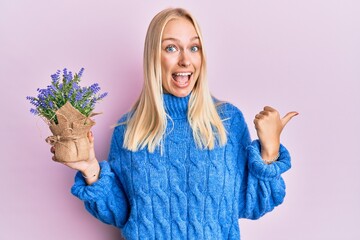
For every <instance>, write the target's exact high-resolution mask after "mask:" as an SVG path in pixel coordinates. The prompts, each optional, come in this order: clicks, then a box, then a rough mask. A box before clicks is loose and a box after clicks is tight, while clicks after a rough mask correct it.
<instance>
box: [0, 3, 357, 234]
mask: <svg viewBox="0 0 360 240" xmlns="http://www.w3.org/2000/svg"><path fill="white" fill-rule="evenodd" d="M214 2H216V1H214ZM168 6H182V7H185V8H187V9H189V10H190V11H191V12H192V13H193V14H194V15H195V16H196V17H197V19H198V21H199V23H200V26H201V27H202V30H203V34H204V37H205V43H206V46H205V47H206V50H207V53H208V62H209V79H210V87H211V89H212V92H213V93H214V95H215V96H217V97H218V98H220V99H226V100H229V101H231V102H232V103H234V104H235V105H237V106H238V107H239V108H240V109H242V110H243V112H244V114H245V117H246V119H247V122H248V124H249V126H250V128H251V133H252V135H253V136H255V131H254V130H253V125H252V118H253V116H254V115H255V114H256V113H257V112H258V111H259V110H260V109H261V108H262V107H263V106H264V105H272V106H274V107H276V108H277V109H278V110H279V111H280V112H281V113H282V114H285V113H286V112H287V111H290V110H297V111H299V112H300V115H299V116H298V117H296V118H295V119H293V120H292V121H291V122H290V123H289V124H288V126H287V127H286V129H285V130H284V133H283V136H282V141H283V143H284V144H285V145H286V146H287V147H288V148H289V149H290V151H291V153H292V157H293V169H292V170H291V171H290V172H288V173H286V174H285V175H284V177H285V180H286V182H287V187H288V194H287V198H286V201H285V203H284V204H283V205H282V206H281V207H279V208H278V209H276V211H275V212H273V213H270V214H268V215H266V216H265V217H263V218H262V219H261V220H258V221H248V220H241V221H240V224H241V225H242V236H243V239H245V240H258V239H279V240H281V239H286V240H288V239H292V240H303V239H314V240H317V239H360V229H359V227H358V225H359V224H358V218H357V217H358V216H359V215H360V207H359V202H360V174H359V172H358V169H359V167H358V166H359V157H358V152H359V146H358V144H359V134H360V125H359V123H360V114H359V104H360V97H359V96H360V95H359V90H360V70H359V69H360V67H359V66H360V47H359V43H360V15H359V9H360V4H359V1H356V0H353V1H350V0H332V1H329V0H303V1H295V0H293V1H281V0H273V1H265V0H258V1H232V2H226V3H225V2H224V1H222V4H219V3H212V2H210V1H208V0H206V1H205V0H204V1H126V2H125V1H119V0H117V1H115V0H105V1H95V0H86V1H85V0H77V1H70V0H63V1H51V0H34V1H25V0H1V2H0V80H1V101H0V104H1V106H0V109H1V111H2V114H1V124H0V128H1V129H0V130H1V131H0V132H1V133H2V137H1V139H2V140H1V144H0V146H1V153H2V154H3V157H2V158H1V161H2V164H1V166H2V167H1V173H0V179H1V180H0V190H1V198H0V203H1V204H0V239H14V240H22V239H52V240H60V239H61V240H63V239H84V240H85V239H86V240H95V239H103V240H113V239H118V238H119V235H120V234H119V231H118V230H116V229H115V228H113V227H111V226H107V225H104V224H102V223H100V222H98V221H97V220H96V219H94V218H93V217H91V216H90V215H89V214H88V213H87V212H86V211H85V209H84V208H83V205H82V203H81V202H80V201H79V200H78V199H76V198H75V197H73V196H72V195H71V194H70V187H71V186H72V183H73V176H74V173H75V172H74V171H73V170H71V169H68V168H66V167H64V166H62V165H60V164H57V163H54V162H52V161H51V153H50V151H49V148H50V147H49V146H48V145H47V144H46V143H45V141H44V139H45V138H46V137H47V136H48V135H49V130H48V129H47V127H46V126H45V124H44V123H43V122H42V121H41V120H40V119H39V118H35V117H33V116H31V115H30V113H29V112H28V111H29V108H30V105H29V103H28V102H27V101H26V100H25V97H26V96H27V95H35V93H36V88H38V87H45V86H46V85H47V84H48V83H49V81H50V74H52V73H53V72H54V71H55V70H56V69H61V68H63V67H68V68H69V69H71V70H73V71H75V70H76V71H77V70H78V69H80V67H82V66H83V67H85V68H86V70H85V73H84V77H83V81H84V84H87V85H88V84H91V83H93V82H99V83H100V85H101V86H102V87H103V89H104V90H106V91H109V92H110V95H109V97H108V98H107V99H106V100H105V101H104V102H103V103H101V104H100V105H98V107H97V110H98V111H103V112H104V114H103V115H100V116H97V117H96V118H95V119H96V121H97V125H96V126H95V127H94V129H93V131H94V134H95V136H96V151H97V155H98V158H99V159H104V158H106V156H107V153H108V148H109V138H110V135H111V129H110V128H109V126H110V125H111V124H112V123H114V122H115V121H116V120H117V119H118V118H119V116H120V115H121V114H123V113H124V112H125V111H127V109H128V108H129V107H130V106H131V104H132V103H133V101H134V100H135V98H136V96H137V95H138V94H139V91H140V87H141V84H142V80H141V76H142V50H143V42H144V37H145V32H146V28H147V25H148V24H149V22H150V20H151V18H152V17H153V16H154V15H155V14H156V13H157V12H158V11H160V10H162V9H163V8H165V7H168Z"/></svg>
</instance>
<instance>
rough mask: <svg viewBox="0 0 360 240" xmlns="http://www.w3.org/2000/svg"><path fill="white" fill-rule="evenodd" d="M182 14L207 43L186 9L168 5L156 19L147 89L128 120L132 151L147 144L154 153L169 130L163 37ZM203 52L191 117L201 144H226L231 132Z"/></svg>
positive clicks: (149, 38) (148, 50)
mask: <svg viewBox="0 0 360 240" xmlns="http://www.w3.org/2000/svg"><path fill="white" fill-rule="evenodd" d="M179 17H182V18H186V19H188V20H190V22H191V23H192V24H193V25H194V27H195V30H196V32H197V34H198V36H199V39H200V43H201V45H202V46H203V38H202V35H201V32H200V28H199V26H198V24H197V22H196V20H195V19H194V18H193V16H192V15H191V14H190V13H189V12H187V11H186V10H184V9H181V8H168V9H165V10H163V11H161V12H160V13H158V14H157V15H156V16H155V17H154V18H153V20H152V21H151V23H150V25H149V28H148V30H147V33H146V38H145V46H144V62H143V64H144V85H143V89H142V91H141V94H140V96H139V98H138V100H137V101H136V103H135V104H134V106H133V107H132V109H131V111H130V114H129V117H128V120H127V122H126V124H127V128H126V132H125V138H124V147H125V148H127V149H129V150H131V151H137V150H139V149H143V148H144V147H147V148H148V150H149V152H154V150H155V148H156V147H157V146H159V145H160V144H161V141H162V139H163V136H164V133H165V131H166V126H167V114H166V112H165V108H164V102H163V97H162V96H163V88H162V75H161V39H162V34H163V31H164V28H165V26H166V24H167V23H168V22H169V21H170V20H172V19H175V18H179ZM201 54H202V65H201V69H200V74H199V78H198V80H197V82H196V84H195V86H194V89H193V90H192V92H191V96H190V99H189V108H188V120H189V123H190V126H191V128H192V131H193V137H194V140H195V142H196V144H197V146H198V147H199V148H208V149H213V148H214V146H215V145H216V144H218V145H224V144H225V143H226V141H227V135H226V130H225V128H224V125H223V123H222V121H221V119H220V117H219V115H218V113H217V111H216V107H215V104H214V101H213V98H212V96H211V94H210V91H209V88H208V82H207V79H206V59H205V52H204V47H202V48H201Z"/></svg>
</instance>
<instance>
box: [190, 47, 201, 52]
mask: <svg viewBox="0 0 360 240" xmlns="http://www.w3.org/2000/svg"><path fill="white" fill-rule="evenodd" d="M190 50H191V51H192V52H198V51H199V50H200V48H199V47H198V46H193V47H191V49H190Z"/></svg>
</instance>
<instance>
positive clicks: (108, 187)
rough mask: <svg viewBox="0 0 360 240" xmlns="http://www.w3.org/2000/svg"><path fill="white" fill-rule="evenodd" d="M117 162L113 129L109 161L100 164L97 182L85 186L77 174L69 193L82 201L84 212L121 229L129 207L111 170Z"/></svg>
mask: <svg viewBox="0 0 360 240" xmlns="http://www.w3.org/2000/svg"><path fill="white" fill-rule="evenodd" d="M119 160H120V159H119V147H118V144H117V141H116V129H115V131H114V133H113V137H112V140H111V147H110V153H109V159H108V161H103V162H101V163H100V176H99V179H98V181H96V182H95V183H93V184H91V185H87V183H86V182H85V179H84V178H83V177H82V175H81V173H80V172H78V173H77V174H76V176H75V183H74V185H73V187H72V188H71V192H72V194H73V195H75V196H76V197H78V198H79V199H80V200H82V201H84V204H85V208H86V210H87V211H89V212H90V214H92V215H93V216H94V217H96V218H97V219H99V220H100V221H102V222H104V223H106V224H111V225H114V226H117V227H119V228H122V227H123V226H124V225H125V223H126V221H127V219H128V215H129V212H130V209H129V208H130V206H129V202H128V199H127V196H126V193H125V191H124V188H123V186H122V184H121V182H120V180H119V178H118V177H117V176H116V174H115V169H113V168H114V166H115V164H113V163H114V162H117V163H119V162H120V161H119Z"/></svg>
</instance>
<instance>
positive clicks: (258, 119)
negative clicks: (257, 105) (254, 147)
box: [254, 106, 299, 161]
mask: <svg viewBox="0 0 360 240" xmlns="http://www.w3.org/2000/svg"><path fill="white" fill-rule="evenodd" d="M298 114H299V113H297V112H289V113H287V114H286V115H285V116H284V117H283V118H280V114H279V112H278V111H277V110H276V109H274V108H272V107H269V106H266V107H264V110H263V111H261V112H259V113H258V114H256V116H255V119H254V124H255V129H256V132H257V135H258V137H259V140H260V144H261V157H262V158H263V159H264V160H265V161H266V160H267V161H269V160H272V159H274V158H276V156H277V154H278V153H279V148H280V134H281V132H282V130H283V129H284V127H285V125H286V124H287V123H288V122H289V121H290V120H291V118H293V117H294V116H296V115H298Z"/></svg>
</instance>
